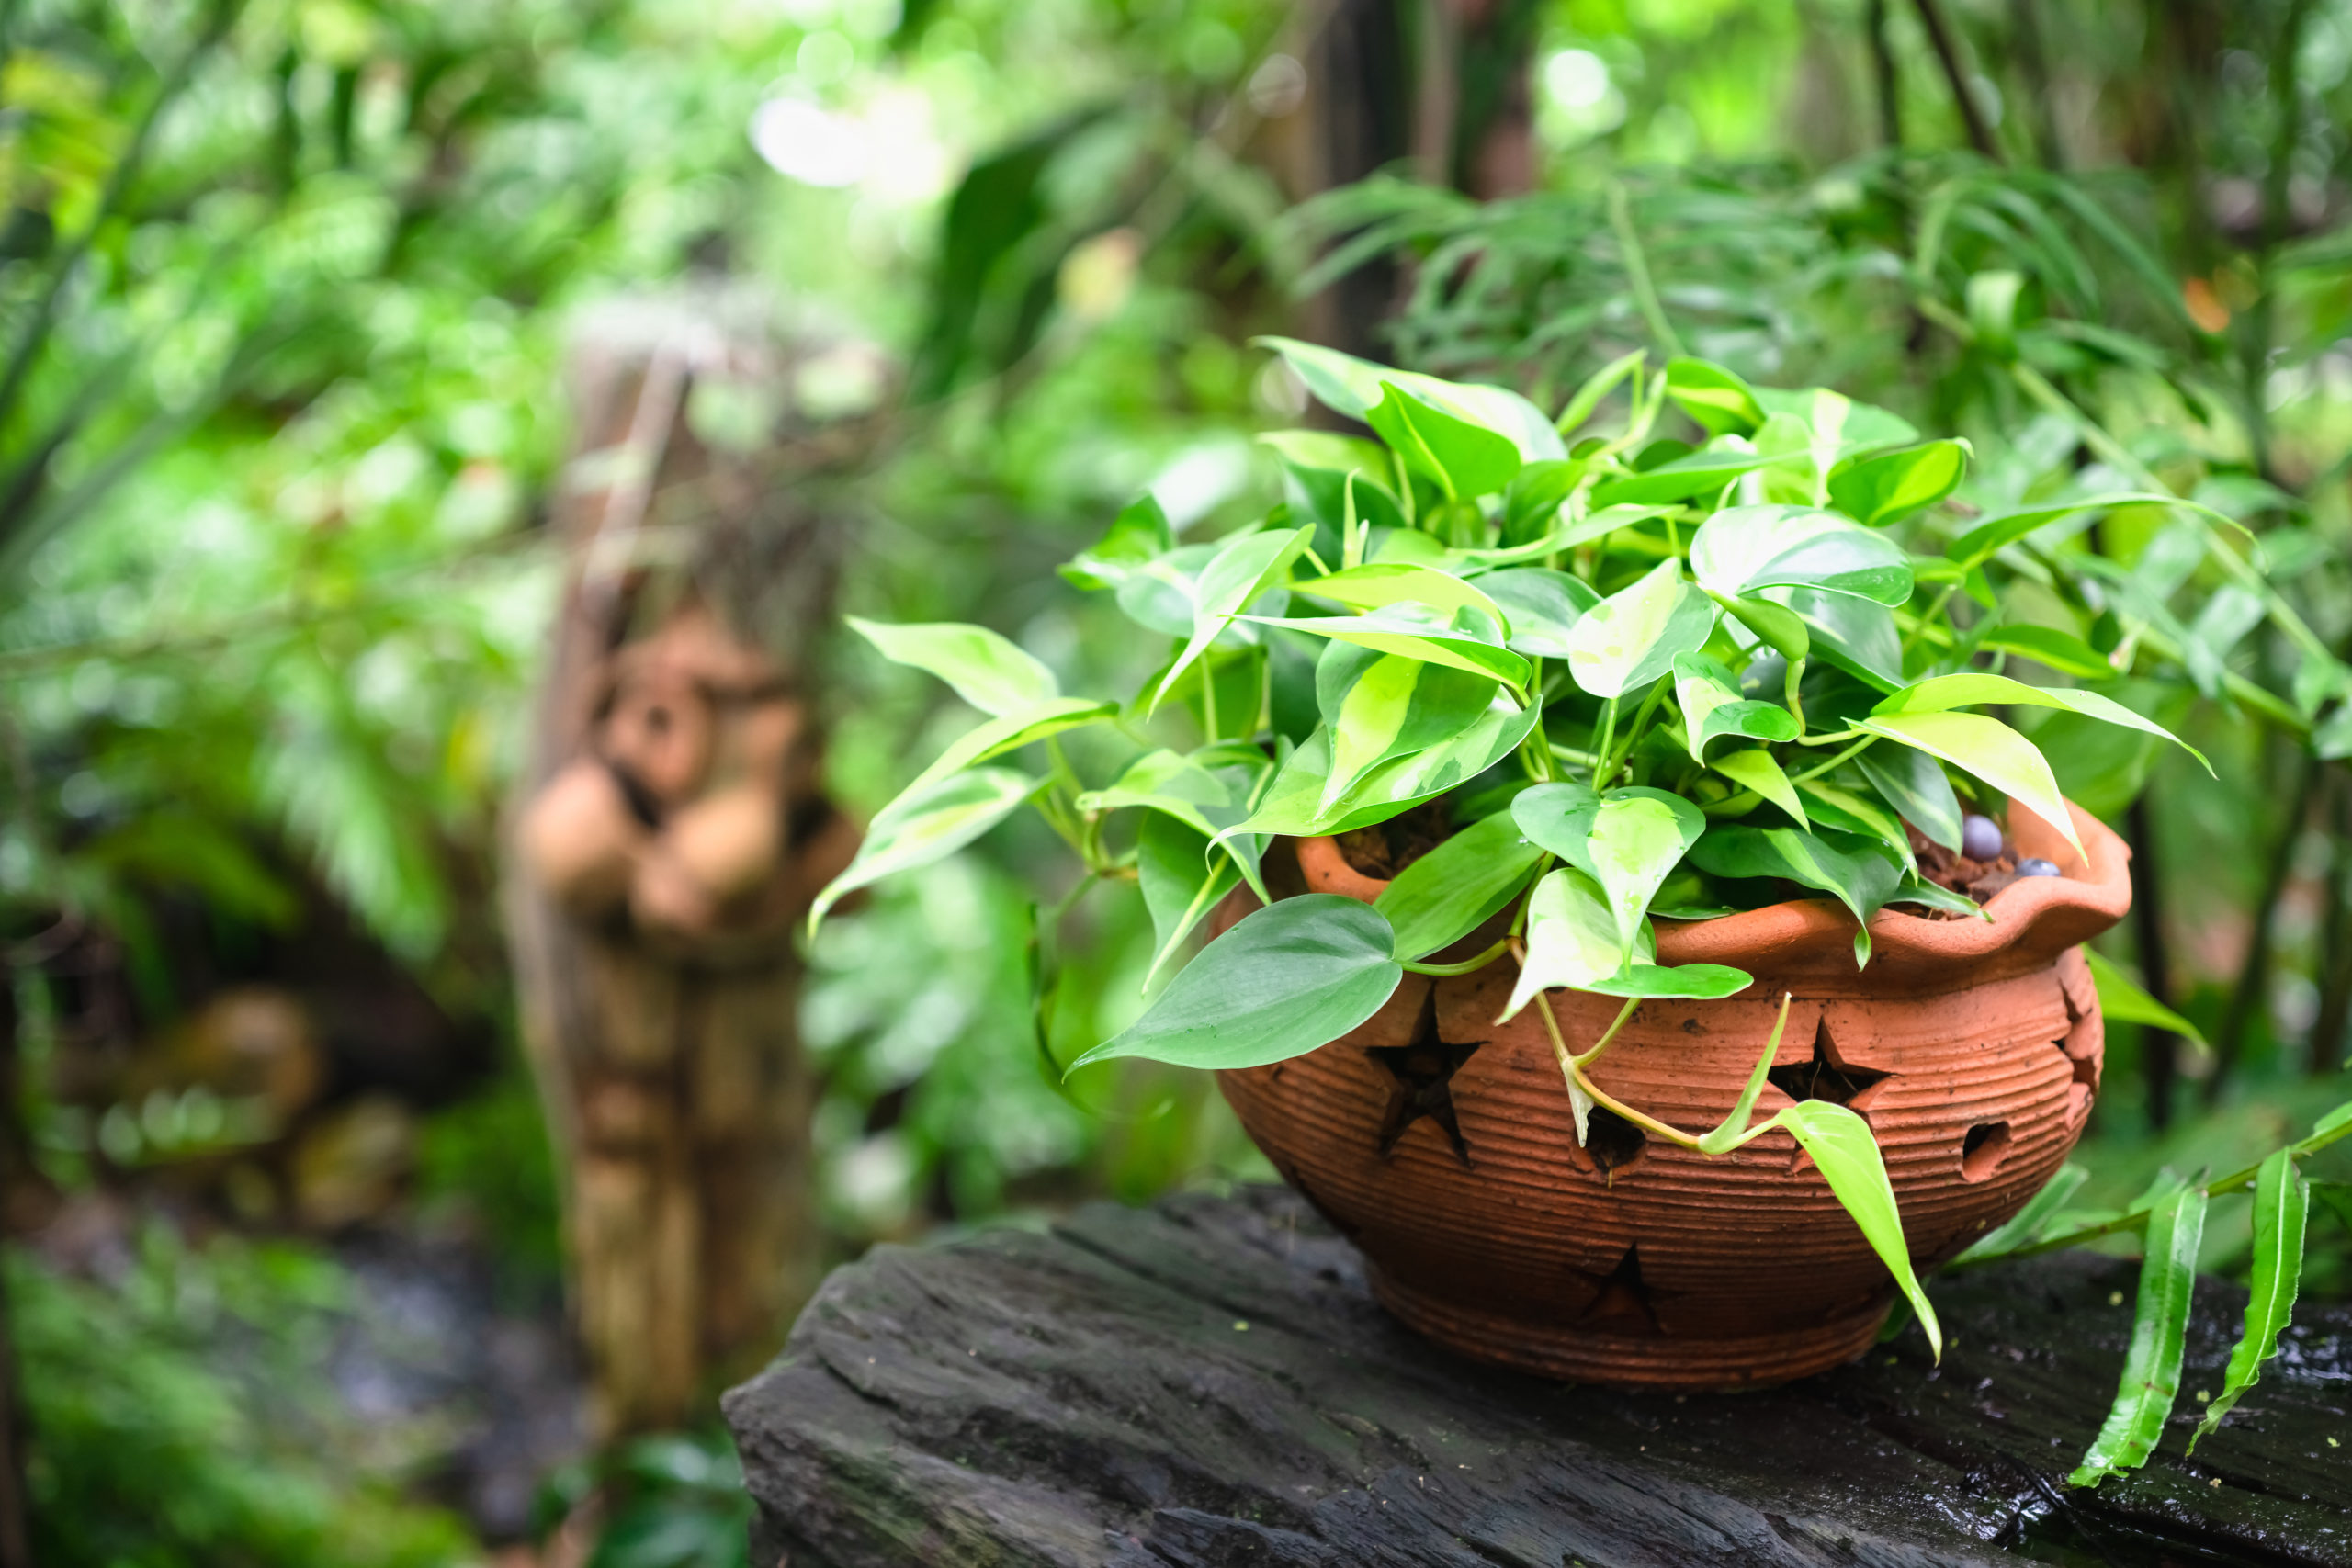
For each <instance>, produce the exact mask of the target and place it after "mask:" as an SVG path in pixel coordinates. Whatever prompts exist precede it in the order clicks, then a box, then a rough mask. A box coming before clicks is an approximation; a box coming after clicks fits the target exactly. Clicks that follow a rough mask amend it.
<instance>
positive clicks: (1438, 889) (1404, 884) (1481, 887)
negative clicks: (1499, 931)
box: [1374, 811, 1544, 960]
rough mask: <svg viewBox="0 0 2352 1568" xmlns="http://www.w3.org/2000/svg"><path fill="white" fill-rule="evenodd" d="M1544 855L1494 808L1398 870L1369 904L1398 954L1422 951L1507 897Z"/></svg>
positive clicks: (1477, 921)
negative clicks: (1384, 920)
mask: <svg viewBox="0 0 2352 1568" xmlns="http://www.w3.org/2000/svg"><path fill="white" fill-rule="evenodd" d="M1543 858H1544V851H1543V850H1542V849H1541V848H1539V847H1538V846H1536V845H1534V844H1532V843H1529V842H1528V841H1527V840H1526V838H1525V837H1524V836H1523V835H1522V834H1521V832H1520V830H1519V825H1518V824H1517V823H1516V822H1514V821H1512V820H1511V817H1510V813H1509V812H1507V811H1502V812H1497V813H1496V814H1495V815H1494V816H1492V817H1488V818H1482V819H1481V820H1479V821H1476V822H1474V823H1472V824H1471V825H1470V826H1469V827H1467V828H1464V829H1462V831H1460V832H1458V833H1456V834H1454V835H1453V837H1452V838H1450V839H1448V840H1445V841H1444V842H1443V843H1442V844H1440V845H1438V847H1437V848H1435V849H1433V850H1431V851H1430V852H1429V853H1427V854H1425V855H1423V856H1421V858H1420V859H1419V860H1417V861H1415V862H1414V863H1412V864H1410V865H1408V866H1407V867H1406V868H1405V869H1404V870H1403V871H1400V872H1398V873H1397V877H1396V880H1394V881H1393V882H1391V883H1389V885H1388V886H1387V888H1386V889H1385V891H1383V892H1382V894H1381V895H1380V897H1379V899H1378V901H1377V902H1376V903H1375V904H1374V908H1377V909H1378V910H1379V911H1380V912H1381V913H1382V914H1384V915H1385V916H1387V917H1388V923H1389V924H1390V925H1391V926H1392V927H1394V928H1395V929H1396V931H1397V957H1398V958H1400V959H1407V960H1411V959H1418V958H1422V957H1426V956H1427V955H1428V954H1430V953H1435V952H1437V951H1438V950H1439V949H1440V948H1443V947H1448V946H1451V945H1452V944H1453V943H1454V942H1459V941H1461V940H1462V939H1463V938H1464V937H1465V936H1467V935H1469V934H1470V933H1471V932H1472V931H1476V930H1477V929H1478V927H1479V926H1480V925H1481V924H1482V923H1484V922H1485V921H1486V920H1487V919H1488V918H1489V917H1491V916H1492V915H1494V914H1495V913H1496V912H1497V911H1498V910H1499V909H1501V908H1503V906H1504V905H1506V904H1508V903H1510V900H1511V897H1512V895H1514V894H1516V893H1517V892H1518V891H1519V890H1520V889H1521V888H1522V887H1524V886H1527V879H1528V876H1529V875H1530V874H1532V872H1533V871H1534V870H1535V865H1536V863H1537V862H1538V861H1541V860H1542V859H1543Z"/></svg>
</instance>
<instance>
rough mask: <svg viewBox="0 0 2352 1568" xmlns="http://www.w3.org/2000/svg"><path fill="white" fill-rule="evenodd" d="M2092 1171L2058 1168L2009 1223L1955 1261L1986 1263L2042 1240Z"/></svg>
mask: <svg viewBox="0 0 2352 1568" xmlns="http://www.w3.org/2000/svg"><path fill="white" fill-rule="evenodd" d="M2090 1176H2091V1173H2090V1172H2089V1171H2087V1170H2086V1169H2085V1168H2082V1167H2081V1166H2079V1165H2075V1164H2073V1163H2072V1162H2069V1163H2067V1164H2065V1165H2062V1166H2060V1167H2059V1168H2058V1174H2057V1175H2055V1176H2053V1177H2052V1178H2051V1179H2049V1180H2048V1181H2047V1182H2046V1183H2044V1184H2043V1186H2042V1189H2041V1191H2039V1192H2037V1193H2035V1194H2034V1195H2033V1197H2032V1198H2031V1199H2030V1200H2029V1201H2027V1203H2026V1206H2025V1207H2024V1208H2022V1209H2019V1210H2018V1212H2017V1213H2014V1214H2012V1215H2010V1216H2009V1218H2008V1221H2007V1224H2001V1225H1996V1226H1995V1227H1994V1228H1993V1229H1992V1230H1989V1231H1987V1232H1985V1235H1982V1236H1979V1237H1978V1238H1977V1240H1976V1245H1974V1246H1973V1247H1970V1248H1969V1249H1968V1250H1967V1251H1966V1252H1963V1253H1962V1254H1961V1255H1960V1256H1959V1257H1958V1258H1953V1259H1952V1261H1953V1262H1955V1263H1983V1262H1985V1261H1986V1260H1988V1259H1990V1258H1998V1257H2000V1256H2001V1255H2002V1254H2004V1253H2007V1252H2014V1251H2016V1250H2017V1249H2018V1247H2030V1246H2032V1245H2033V1244H2034V1243H2035V1242H2037V1241H2039V1240H2041V1232H2042V1228H2043V1227H2044V1226H2046V1225H2048V1224H2050V1221H2051V1217H2052V1215H2054V1214H2056V1213H2058V1211H2059V1210H2060V1209H2062V1208H2064V1206H2065V1203H2066V1200H2067V1199H2069V1198H2072V1197H2073V1196H2074V1195H2075V1192H2076V1191H2077V1190H2080V1188H2081V1187H2082V1185H2083V1183H2084V1182H2086V1181H2088V1180H2089V1179H2090Z"/></svg>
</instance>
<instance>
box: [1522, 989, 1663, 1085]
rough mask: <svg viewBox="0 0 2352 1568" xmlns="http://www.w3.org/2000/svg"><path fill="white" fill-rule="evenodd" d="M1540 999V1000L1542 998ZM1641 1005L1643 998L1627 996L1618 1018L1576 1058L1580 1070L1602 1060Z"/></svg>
mask: <svg viewBox="0 0 2352 1568" xmlns="http://www.w3.org/2000/svg"><path fill="white" fill-rule="evenodd" d="M1538 999H1539V1000H1540V999H1541V998H1538ZM1641 1005H1642V1000H1641V998H1639V997H1628V998H1625V1005H1624V1006H1623V1007H1622V1008H1619V1009H1618V1010H1617V1016H1616V1018H1615V1019H1613V1020H1611V1022H1610V1025H1609V1027H1608V1028H1607V1029H1606V1030H1604V1031H1602V1032H1601V1035H1600V1039H1598V1040H1596V1041H1594V1042H1593V1043H1592V1049H1591V1050H1589V1051H1587V1052H1586V1053H1584V1055H1580V1056H1577V1057H1576V1058H1575V1061H1576V1065H1577V1068H1578V1069H1579V1070H1581V1069H1583V1068H1585V1067H1589V1066H1592V1065H1593V1064H1594V1063H1595V1062H1598V1061H1599V1060H1600V1054H1601V1053H1602V1052H1603V1051H1606V1050H1608V1049H1609V1047H1610V1045H1611V1043H1612V1042H1614V1041H1615V1040H1616V1038H1617V1032H1618V1031H1619V1030H1621V1029H1623V1028H1624V1027H1625V1021H1626V1020H1627V1019H1630V1018H1632V1017H1633V1016H1634V1009H1636V1008H1638V1007H1640V1006H1641ZM1546 1010H1547V1011H1548V1010H1549V1005H1548V1004H1547V1005H1546Z"/></svg>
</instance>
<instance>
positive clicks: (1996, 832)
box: [1960, 812, 2001, 861]
mask: <svg viewBox="0 0 2352 1568" xmlns="http://www.w3.org/2000/svg"><path fill="white" fill-rule="evenodd" d="M1960 852H1961V853H1962V854H1964V855H1966V856H1967V857H1968V858H1969V859H1970V860H1981V861H1996V860H1999V859H2000V858H2001V825H2000V824H1999V823H1998V822H1996V821H1994V820H1993V819H1992V818H1990V817H1979V816H1977V815H1976V814H1975V813H1974V812H1971V813H1969V814H1968V815H1967V816H1965V817H1963V818H1961V819H1960Z"/></svg>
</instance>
